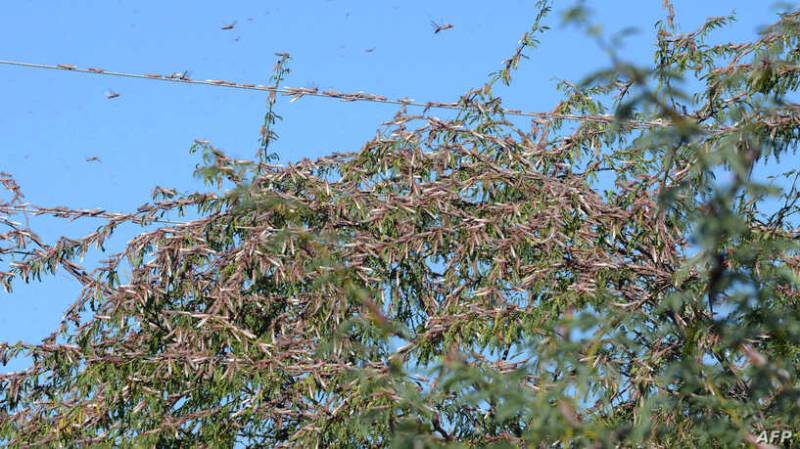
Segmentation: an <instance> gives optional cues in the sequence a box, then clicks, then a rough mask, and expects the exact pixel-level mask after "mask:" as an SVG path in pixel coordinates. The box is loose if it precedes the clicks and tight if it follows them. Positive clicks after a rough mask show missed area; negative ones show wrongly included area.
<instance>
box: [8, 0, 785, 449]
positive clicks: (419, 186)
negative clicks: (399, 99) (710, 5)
mask: <svg viewBox="0 0 800 449" xmlns="http://www.w3.org/2000/svg"><path fill="white" fill-rule="evenodd" d="M540 7H541V14H540V15H539V16H538V17H537V18H536V23H535V24H534V26H533V28H532V30H531V32H530V33H528V34H526V35H525V36H524V38H523V40H522V41H521V43H520V47H519V49H518V50H517V52H515V54H514V55H513V56H512V57H511V58H510V59H509V60H508V61H506V63H505V64H504V67H503V68H502V69H501V71H499V72H498V73H497V74H494V75H493V77H492V78H491V79H490V82H489V83H487V84H486V85H485V86H483V88H481V89H477V90H475V91H471V92H469V93H468V94H467V95H465V96H464V97H463V98H462V99H461V101H460V103H459V104H460V105H462V110H461V111H460V113H459V114H458V116H457V117H455V118H453V119H450V120H442V119H437V118H435V117H432V116H429V115H427V114H423V115H410V114H408V113H407V112H406V111H405V110H402V111H400V112H399V113H398V114H397V116H396V117H395V119H394V120H393V121H392V123H390V124H387V125H386V127H385V128H383V129H381V130H380V131H379V132H378V134H377V136H376V137H375V138H373V139H371V140H370V141H368V142H366V143H365V145H364V146H363V148H362V149H361V150H360V151H357V152H354V153H348V154H336V155H331V156H329V157H325V158H321V159H319V160H316V161H308V160H304V161H301V162H299V163H296V164H290V165H288V166H285V167H284V166H277V165H271V164H269V163H268V162H269V161H268V160H266V159H265V158H263V157H262V158H261V160H259V161H256V162H250V161H239V160H233V159H230V158H229V157H227V156H226V155H225V154H224V153H223V152H222V151H220V150H218V149H216V148H214V147H213V146H212V145H211V144H209V143H208V142H202V141H199V142H197V143H196V145H195V146H194V147H193V151H197V152H200V153H202V160H203V163H202V164H201V165H200V166H199V167H198V170H197V175H198V176H199V177H201V178H202V179H203V180H205V181H206V183H207V184H208V185H209V186H215V189H214V192H213V193H194V194H190V195H177V194H176V193H175V192H174V191H170V190H167V189H157V191H156V192H155V194H156V195H157V197H158V198H159V200H158V201H156V200H154V202H152V203H149V204H146V205H144V206H142V207H141V208H140V209H139V210H138V211H137V212H136V213H133V214H128V215H117V214H108V213H102V212H97V211H95V212H91V211H76V210H70V209H64V208H61V209H38V210H39V212H40V213H47V214H51V215H54V216H57V217H65V218H80V217H83V216H87V215H92V216H101V217H103V218H105V219H107V220H108V223H107V224H106V225H104V226H102V227H100V228H98V230H97V231H96V232H95V233H93V234H91V235H89V236H86V237H84V238H82V239H78V240H72V239H66V238H64V239H61V240H59V241H58V242H56V243H55V244H53V245H48V244H46V243H45V242H43V241H42V240H41V239H40V238H38V237H37V236H36V234H35V233H34V232H33V231H32V230H30V229H26V228H25V227H24V226H22V225H19V224H18V223H16V222H13V221H12V220H11V219H10V217H11V216H12V215H15V214H17V213H19V212H18V208H19V205H20V204H22V196H21V193H20V191H19V188H18V187H17V186H16V184H15V183H14V182H13V179H11V177H10V175H2V176H0V182H2V184H3V186H4V187H5V188H6V190H8V191H9V192H10V193H11V194H12V198H10V199H9V200H4V201H5V202H3V203H2V204H0V210H2V211H3V213H4V214H6V217H0V224H2V225H3V226H5V227H7V228H8V231H7V232H5V233H3V234H0V242H2V243H3V247H2V253H0V255H2V257H3V261H4V262H5V261H6V260H7V261H8V271H5V272H2V273H0V279H2V281H3V284H4V285H5V286H6V288H8V289H10V288H11V285H12V282H13V281H14V280H15V279H22V280H24V281H26V282H28V281H30V280H33V279H38V278H39V277H40V276H41V275H42V274H46V273H53V272H54V271H55V269H56V268H57V267H62V268H64V269H66V270H67V271H68V272H69V273H70V274H72V275H73V276H75V277H76V278H77V279H78V280H80V281H81V283H82V284H83V286H84V288H83V292H82V294H81V296H80V298H79V299H78V300H77V302H76V303H75V304H74V305H73V306H72V307H71V308H70V309H69V310H68V311H67V313H66V315H65V319H64V322H63V324H62V326H61V328H60V329H58V330H57V331H56V332H55V333H54V334H53V335H52V336H51V337H49V338H47V339H45V340H44V341H43V342H42V343H40V344H34V345H32V344H22V343H19V344H3V345H2V346H0V358H2V361H3V362H4V363H5V362H6V361H7V360H9V359H12V358H15V357H18V356H20V355H22V354H27V355H29V356H32V357H33V363H32V365H31V366H30V368H28V369H27V370H25V371H23V372H18V373H11V374H2V375H0V443H2V444H4V445H5V446H8V447H15V448H16V447H19V448H22V447H81V446H92V447H237V446H238V447H254V448H255V447H330V448H351V447H364V448H367V447H396V448H406V447H408V448H423V447H452V448H456V447H461V448H469V447H494V448H503V447H562V448H567V447H609V448H610V447H709V448H712V447H734V446H738V445H742V444H744V443H745V442H750V443H752V444H755V442H756V438H755V437H754V435H758V434H759V433H760V432H762V431H763V430H764V429H775V428H787V427H791V426H793V425H796V424H797V418H796V417H797V416H800V389H799V388H798V382H797V379H798V368H800V308H799V307H798V299H800V295H799V294H798V287H799V286H798V273H800V258H799V257H798V254H797V250H798V238H800V231H798V229H797V227H796V214H797V213H798V200H800V194H799V193H798V188H797V179H798V173H797V171H796V170H789V171H787V172H786V173H784V174H783V176H779V177H774V178H772V179H766V180H759V179H758V177H757V176H754V170H755V167H756V165H757V163H759V162H762V163H776V162H778V161H779V160H780V159H779V158H784V160H785V159H786V157H787V154H789V153H792V154H793V152H794V151H795V149H796V144H797V139H798V129H800V128H799V127H798V122H799V121H800V116H799V115H798V111H800V109H799V108H798V107H797V105H796V104H794V103H792V102H791V96H792V94H793V93H794V91H795V90H796V89H797V85H798V78H797V70H796V67H797V66H798V62H799V61H798V58H799V57H800V51H798V48H800V13H796V12H790V13H784V14H782V15H780V17H779V19H778V20H777V22H775V23H774V24H773V25H771V26H769V27H767V28H765V29H764V31H763V33H762V35H761V36H760V37H759V39H757V40H755V41H753V42H750V43H742V44H718V45H709V44H706V43H705V39H706V37H707V36H708V35H709V33H712V32H713V30H714V29H715V28H718V27H720V26H723V25H724V24H725V23H727V21H728V20H730V19H729V18H713V19H709V20H708V21H707V22H706V23H705V24H704V25H702V26H701V27H700V29H698V30H697V31H694V32H690V33H686V34H675V32H674V30H675V25H674V12H672V11H671V8H668V17H667V20H666V22H664V23H662V24H659V29H658V46H657V50H656V54H655V58H654V59H655V64H654V66H653V67H645V68H642V67H635V66H633V65H631V64H628V63H625V62H624V61H620V60H618V59H617V58H616V57H613V58H612V59H613V62H614V65H613V66H612V67H611V68H609V69H608V70H604V71H601V72H597V73H595V74H594V75H593V76H591V77H589V78H587V80H586V81H585V82H584V83H581V84H574V83H569V82H562V83H561V84H560V88H561V89H562V90H563V91H564V93H565V99H564V100H563V101H562V102H560V103H559V104H558V105H556V106H555V108H554V109H553V111H552V112H551V113H543V114H542V115H541V117H540V118H537V119H535V120H534V121H533V123H532V124H533V126H532V129H529V130H524V129H521V128H519V127H518V126H516V125H515V124H514V123H513V122H512V121H511V120H510V119H508V118H507V117H505V115H504V113H503V109H502V107H501V104H502V101H501V99H500V98H498V97H495V96H494V95H493V93H492V89H491V86H492V85H493V84H494V83H495V82H496V81H498V80H502V81H503V82H505V83H509V82H510V80H511V76H510V72H511V71H512V70H513V69H514V68H515V67H516V66H517V64H518V62H519V61H520V59H521V58H522V56H523V50H524V48H526V47H532V46H534V45H535V44H536V43H537V42H538V41H536V39H535V38H534V37H533V36H534V34H536V33H538V32H539V31H541V30H543V29H544V28H545V26H544V25H542V21H543V20H544V18H545V14H546V13H547V12H548V11H549V4H547V3H542V4H541V5H540ZM564 17H565V19H566V20H569V21H572V22H573V23H577V24H578V25H580V26H583V27H585V29H586V30H587V31H588V32H589V33H590V35H592V36H600V35H601V32H600V29H599V27H597V26H596V25H593V24H591V23H590V21H589V17H590V14H589V12H588V11H587V10H586V9H585V8H583V7H580V8H573V9H571V10H569V11H568V12H567V13H566V14H565V16H564ZM612 56H613V54H612ZM287 59H288V57H284V56H281V59H280V61H279V62H278V64H277V66H276V75H275V77H274V81H275V83H276V85H277V83H279V82H280V81H281V79H282V77H283V75H284V74H285V73H286V70H287V69H286V68H285V66H284V64H285V62H286V60H287ZM691 80H694V84H693V83H692V82H689V81H691ZM695 84H697V85H699V86H701V87H700V88H699V89H697V90H696V91H689V92H683V91H682V89H688V87H687V86H692V85H695ZM274 103H275V98H274V96H272V97H270V99H269V104H268V106H269V111H268V115H267V119H266V121H265V129H266V130H267V131H266V133H264V135H263V138H262V149H263V150H264V151H266V148H267V145H268V143H269V141H270V140H271V139H273V138H274V136H275V135H274V133H273V131H272V128H271V126H272V125H273V124H274V123H275V117H277V116H275V115H274V112H273V109H272V108H273V105H274ZM606 111H612V112H614V114H607V113H606ZM186 208H194V209H196V210H197V213H198V214H199V216H200V218H197V219H194V220H191V221H187V222H184V223H175V222H169V221H166V222H165V218H164V217H167V216H168V214H170V213H172V216H174V215H175V214H178V215H181V214H182V213H183V211H184V210H185V209H186ZM125 222H134V223H140V224H144V225H151V226H153V225H155V228H154V229H153V230H148V231H146V232H142V233H141V234H140V235H139V236H138V237H136V238H135V239H133V240H132V241H131V242H129V243H128V245H127V246H126V248H125V249H124V250H123V251H122V252H120V253H118V254H113V255H112V256H111V257H109V258H108V260H106V261H105V262H104V263H103V264H101V265H100V266H98V267H96V268H95V269H94V270H93V271H91V272H87V271H85V270H84V269H83V268H81V267H80V266H79V265H77V263H76V260H78V259H79V258H80V257H81V256H82V255H83V254H85V253H86V252H87V251H88V250H89V249H90V247H91V246H93V245H98V246H102V245H103V242H104V241H105V239H106V238H107V237H108V236H109V235H110V234H111V233H112V232H113V230H114V229H115V228H116V227H117V226H119V225H120V224H122V223H125ZM126 267H127V268H129V269H130V273H131V274H130V275H129V276H122V275H121V274H120V273H121V272H122V270H123V269H124V268H126ZM123 282H124V283H123Z"/></svg>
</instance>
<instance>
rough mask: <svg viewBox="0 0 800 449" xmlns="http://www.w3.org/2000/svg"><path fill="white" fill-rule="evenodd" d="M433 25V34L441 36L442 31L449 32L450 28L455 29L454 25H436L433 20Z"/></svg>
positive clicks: (444, 23)
mask: <svg viewBox="0 0 800 449" xmlns="http://www.w3.org/2000/svg"><path fill="white" fill-rule="evenodd" d="M431 25H433V34H439V33H441V32H442V31H445V30H449V29H450V28H453V27H454V26H453V24H452V23H446V22H442V23H436V22H434V21H433V20H431Z"/></svg>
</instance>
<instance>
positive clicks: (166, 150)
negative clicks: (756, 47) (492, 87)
mask: <svg viewBox="0 0 800 449" xmlns="http://www.w3.org/2000/svg"><path fill="white" fill-rule="evenodd" d="M533 3H534V2H530V1H521V0H512V1H508V2H504V3H503V7H502V8H498V7H497V5H496V4H492V3H491V2H479V1H466V2H464V1H441V2H435V3H431V2H421V1H409V2H370V3H367V2H352V1H351V2H347V1H341V0H332V1H314V2H303V3H302V4H300V2H296V3H292V2H280V3H278V2H256V1H243V2H236V3H235V4H228V3H220V2H210V1H198V2H193V3H192V4H191V7H187V5H188V4H183V3H178V2H155V1H144V2H123V1H117V2H108V1H101V0H97V1H88V0H85V1H80V2H66V1H55V2H47V3H43V2H38V3H37V2H13V3H10V4H6V5H4V8H3V14H2V15H0V24H1V25H2V26H0V39H2V42H4V43H5V45H4V46H3V48H2V49H0V59H3V60H14V61H42V62H56V63H59V62H68V63H70V64H75V65H76V66H78V67H93V66H99V67H108V68H112V67H113V68H115V69H116V70H119V71H121V72H126V73H160V74H173V73H181V74H182V73H187V75H188V76H190V77H192V78H193V79H194V78H197V79H205V78H207V77H211V76H213V77H218V78H219V79H220V80H229V79H230V80H249V81H250V82H254V83H260V84H262V85H265V86H266V85H268V84H269V75H270V73H271V67H272V65H273V64H274V62H275V56H274V53H276V52H289V53H290V54H291V55H292V61H291V62H290V68H291V74H290V75H289V77H288V79H287V80H286V82H285V85H288V86H309V87H315V88H316V89H318V92H324V91H327V90H331V89H336V90H338V91H342V92H357V91H362V90H363V91H364V92H376V93H379V94H380V95H382V96H386V97H387V98H404V97H410V98H416V99H423V100H428V99H432V100H437V101H441V102H453V101H456V100H457V99H458V98H459V96H460V95H462V94H463V93H464V92H466V91H467V90H468V89H470V88H475V87H479V86H480V85H482V84H483V83H484V82H485V81H486V80H487V78H488V76H489V73H491V72H493V71H495V70H497V69H499V68H500V65H501V63H502V60H503V59H504V58H506V57H507V56H508V55H509V53H510V52H511V51H512V50H513V48H514V46H515V45H516V43H517V41H518V40H519V38H520V36H521V35H522V34H523V33H524V32H525V31H527V30H528V29H529V27H530V23H531V22H532V20H533V16H534V14H535V13H536V11H535V8H534V7H533ZM587 3H588V5H589V6H590V7H592V8H593V9H594V10H595V12H596V13H597V17H596V19H597V20H598V22H599V23H603V24H605V25H606V26H607V27H608V28H607V29H606V30H605V31H606V32H607V33H613V32H616V31H619V30H622V29H624V28H626V27H631V26H632V27H636V28H639V29H640V30H642V31H643V33H642V36H650V34H652V33H650V31H651V30H652V27H653V24H654V23H655V22H656V21H657V20H659V19H662V18H663V17H664V12H663V11H662V10H661V2H660V1H658V0H653V1H651V2H645V3H643V2H632V1H604V2H596V1H595V2H591V1H590V2H587ZM675 3H676V4H675V6H676V12H677V14H678V26H679V27H680V28H681V29H682V30H685V31H689V30H691V29H693V28H694V27H696V26H698V25H699V24H700V23H702V21H703V20H704V18H706V17H708V16H712V15H725V14H729V13H731V12H732V11H733V10H736V11H737V13H738V14H737V16H738V18H739V22H738V23H737V24H735V25H734V26H732V27H728V28H726V29H725V30H724V31H723V32H721V33H719V35H718V38H717V39H718V40H719V41H724V40H727V39H733V40H737V41H744V40H746V39H749V38H750V37H752V36H753V35H755V32H756V29H757V27H758V26H759V25H762V24H765V23H768V22H769V21H770V20H771V18H772V17H773V15H774V14H773V11H772V10H771V9H770V7H769V6H768V5H762V4H760V3H757V2H745V1H743V0H736V1H727V2H695V1H678V2H675ZM565 6H568V4H567V3H565V4H561V5H560V4H556V14H553V15H552V16H551V17H550V18H549V19H548V21H547V23H548V24H549V25H551V26H552V27H553V30H551V31H550V32H548V33H546V34H544V35H542V36H541V44H540V47H539V48H537V49H535V50H532V51H530V59H529V60H523V61H522V63H521V65H520V70H519V71H518V72H517V74H516V75H515V80H516V81H515V83H514V85H513V86H512V87H511V88H502V89H501V88H498V90H500V92H499V93H500V95H501V96H503V97H504V98H505V99H506V100H507V101H508V102H509V105H510V106H513V107H514V108H519V109H520V110H524V111H549V110H551V108H552V107H553V106H554V104H555V102H556V101H557V99H558V98H560V97H559V96H558V94H557V92H556V90H555V86H556V84H557V82H558V80H559V79H567V80H569V81H572V82H579V81H580V80H581V78H582V77H583V76H585V75H587V74H589V73H591V72H592V71H594V70H596V69H598V68H601V67H603V66H605V65H608V64H609V58H608V56H607V55H606V54H605V53H604V52H603V51H602V50H601V49H600V48H598V46H597V45H595V44H594V43H593V42H592V41H591V40H589V39H588V38H586V37H584V36H583V35H582V34H581V33H580V32H579V31H577V30H575V29H574V28H562V27H560V26H559V24H558V14H557V12H558V11H559V9H560V8H563V7H565ZM633 6H635V7H633ZM431 21H435V22H437V23H449V24H452V25H453V28H451V29H446V30H441V31H440V32H439V33H434V31H435V30H434V29H433V28H432V26H431ZM234 22H235V24H234V25H233V27H230V28H228V26H229V25H230V24H232V23H234ZM223 28H227V29H223ZM649 39H650V38H649V37H648V38H647V39H642V38H639V37H638V36H636V35H634V36H632V37H630V38H628V39H626V40H625V41H624V45H623V46H622V48H621V56H623V57H624V58H627V59H628V60H630V61H632V62H636V63H641V64H647V63H651V62H652V50H653V48H652V45H653V42H651V41H650V40H649ZM0 82H1V83H2V84H1V85H2V86H3V87H2V92H3V102H2V103H0V108H1V109H0V136H1V137H0V154H2V157H1V158H0V171H5V172H9V173H11V174H12V175H13V176H14V177H15V178H16V180H17V181H18V182H19V183H20V184H21V187H22V189H23V192H24V193H25V195H26V199H27V200H28V201H29V202H30V203H32V204H36V205H39V206H44V207H56V206H60V205H69V206H70V207H76V208H85V209H95V208H100V209H105V210H112V211H115V212H122V213H124V212H126V211H134V210H135V209H136V207H138V206H139V205H140V204H141V203H142V202H144V201H145V200H147V199H149V198H150V193H151V191H152V189H153V187H154V186H156V185H160V186H165V187H174V188H177V189H178V190H179V191H191V190H194V189H197V188H200V184H199V182H198V181H197V180H195V179H194V178H193V177H192V171H193V169H194V167H195V165H196V164H197V162H198V159H197V156H196V155H195V156H190V155H189V154H188V151H187V150H188V148H189V146H190V145H191V144H192V142H193V141H194V139H197V138H202V139H207V140H209V141H210V142H212V143H213V144H215V145H216V146H218V147H221V148H223V149H225V150H226V151H228V152H229V153H230V154H232V155H233V156H238V157H242V158H250V157H252V156H253V155H254V154H255V153H256V151H257V150H258V138H259V128H260V122H261V120H262V119H263V116H264V108H265V98H264V97H265V96H266V92H264V93H263V95H252V92H246V91H231V90H227V89H207V90H204V89H196V88H194V86H189V85H175V84H169V83H145V82H141V81H140V80H136V79H123V78H112V77H89V76H68V75H66V74H64V73H60V72H56V71H45V70H21V69H20V68H15V67H7V66H0ZM114 94H116V95H114ZM289 100H290V98H280V99H279V101H278V103H277V105H276V112H277V113H278V114H279V115H281V116H282V117H283V120H282V121H280V122H278V123H277V124H276V128H275V129H276V132H277V133H278V134H279V135H280V139H279V140H278V141H277V142H275V144H274V146H271V147H270V148H271V150H274V151H276V152H277V153H278V154H279V155H280V157H281V161H282V162H286V161H298V160H300V159H303V158H316V157H319V156H322V155H326V154H329V153H332V152H334V151H353V150H357V149H358V148H359V147H360V146H361V144H362V143H363V142H364V141H366V140H367V139H368V138H369V137H371V136H372V135H374V132H375V129H376V128H377V127H379V126H380V124H381V123H383V122H385V121H387V120H390V119H391V117H392V116H393V115H394V113H395V112H396V108H392V107H388V108H387V106H386V105H381V104H374V103H373V102H358V103H356V102H340V101H325V100H324V99H319V100H316V99H303V101H297V102H293V103H292V102H289ZM432 113H433V112H432ZM310 129H313V130H314V132H309V130H310ZM92 158H97V159H96V160H95V159H92ZM30 219H31V220H32V223H35V224H36V225H37V226H38V228H39V229H40V230H41V231H42V237H43V238H44V239H46V240H51V239H54V238H56V237H58V236H60V235H63V234H66V235H75V236H80V235H83V234H86V233H88V232H91V231H92V230H93V229H92V228H91V226H90V225H86V224H80V223H78V224H76V225H75V226H74V227H70V228H64V227H61V226H59V227H55V226H52V223H53V221H51V220H48V219H46V218H42V217H38V218H37V217H34V216H32V217H31V218H30ZM135 231H136V230H135V229H127V230H121V231H120V232H119V235H118V237H119V240H120V241H121V242H122V243H124V242H125V240H126V239H127V238H130V237H131V236H132V235H133V233H134V232H135ZM77 289H78V285H77V283H76V282H75V281H74V280H72V279H71V278H70V277H69V276H68V275H67V274H64V273H62V274H60V275H59V276H57V277H55V278H52V279H49V280H46V281H45V282H44V283H42V284H32V285H29V286H26V285H24V284H17V285H16V289H15V292H14V294H13V295H6V294H0V341H16V340H20V339H21V340H25V341H31V342H33V341H38V339H39V338H41V337H42V336H44V335H46V334H47V333H48V332H49V331H50V330H52V329H53V328H54V326H55V325H56V323H57V322H58V320H59V318H60V316H61V313H62V312H63V310H64V308H65V307H66V305H67V304H69V303H70V302H71V301H72V300H73V299H74V297H75V296H76V294H77ZM11 368H14V367H8V368H0V369H11Z"/></svg>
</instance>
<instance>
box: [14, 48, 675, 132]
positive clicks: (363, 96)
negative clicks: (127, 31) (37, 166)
mask: <svg viewBox="0 0 800 449" xmlns="http://www.w3.org/2000/svg"><path fill="white" fill-rule="evenodd" d="M0 64H1V65H8V66H15V67H25V68H32V69H47V70H61V71H67V72H77V73H88V74H92V75H104V76H116V77H123V78H136V79H145V80H150V81H165V82H171V83H182V84H203V85H207V86H212V87H227V88H231V89H242V90H255V91H262V92H276V93H279V94H282V95H284V96H288V97H292V100H290V101H296V100H299V99H300V98H302V97H304V96H311V97H325V98H335V99H339V100H342V101H366V102H374V103H384V104H394V105H400V106H414V107H420V108H425V109H426V110H427V109H431V108H437V109H459V110H460V109H463V107H464V106H463V105H460V104H458V103H447V102H438V101H428V102H421V101H416V100H413V99H410V98H388V97H385V96H383V95H376V94H371V93H366V92H362V91H358V92H340V91H337V90H333V89H328V90H319V89H318V88H316V87H276V86H267V85H263V84H251V83H237V82H232V81H225V80H215V79H208V80H196V79H192V78H190V77H189V76H188V75H187V74H186V73H174V74H171V75H160V74H157V73H129V72H118V71H112V70H105V69H101V68H97V67H88V68H82V67H77V66H74V65H72V64H56V65H53V64H38V63H32V62H23V61H12V60H0ZM501 111H502V112H503V113H504V114H506V115H512V116H518V117H531V118H535V119H540V120H543V119H548V118H550V119H560V120H571V121H584V122H597V123H611V122H615V121H618V119H617V118H616V117H614V116H613V115H607V114H597V115H578V114H554V113H551V112H529V111H522V110H519V109H509V108H503V109H501ZM625 122H626V123H628V124H630V123H634V124H636V125H638V126H644V127H655V126H664V123H663V122H662V121H658V120H656V121H631V120H626V121H625Z"/></svg>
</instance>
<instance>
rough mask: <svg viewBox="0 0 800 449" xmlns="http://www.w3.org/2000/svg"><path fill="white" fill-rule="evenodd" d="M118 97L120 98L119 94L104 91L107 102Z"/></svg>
mask: <svg viewBox="0 0 800 449" xmlns="http://www.w3.org/2000/svg"><path fill="white" fill-rule="evenodd" d="M119 96H120V93H119V92H114V91H113V90H107V91H106V98H108V99H109V100H111V99H112V98H117V97H119Z"/></svg>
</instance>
